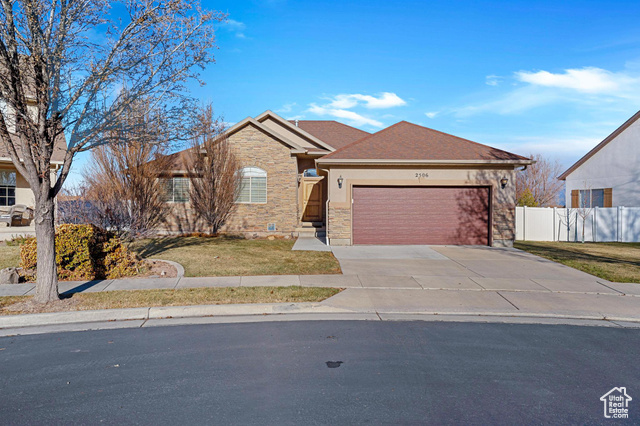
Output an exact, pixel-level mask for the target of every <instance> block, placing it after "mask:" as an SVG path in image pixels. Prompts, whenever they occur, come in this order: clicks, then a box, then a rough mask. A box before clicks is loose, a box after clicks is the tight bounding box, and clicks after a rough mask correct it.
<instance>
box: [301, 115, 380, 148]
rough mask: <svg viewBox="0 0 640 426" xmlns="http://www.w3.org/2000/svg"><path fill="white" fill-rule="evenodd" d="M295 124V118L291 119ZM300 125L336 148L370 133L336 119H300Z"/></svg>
mask: <svg viewBox="0 0 640 426" xmlns="http://www.w3.org/2000/svg"><path fill="white" fill-rule="evenodd" d="M289 122H290V123H293V124H295V120H289ZM298 127H299V128H301V129H302V130H304V131H305V132H307V133H309V134H311V135H312V136H315V137H316V138H318V139H320V140H321V141H322V142H324V143H326V144H329V145H330V146H332V147H333V148H335V149H339V148H342V147H344V146H347V145H349V144H350V143H352V142H355V141H357V140H358V139H361V138H363V137H365V136H368V135H369V134H370V133H369V132H365V131H364V130H360V129H356V128H355V127H351V126H348V125H346V124H342V123H339V122H337V121H334V120H298Z"/></svg>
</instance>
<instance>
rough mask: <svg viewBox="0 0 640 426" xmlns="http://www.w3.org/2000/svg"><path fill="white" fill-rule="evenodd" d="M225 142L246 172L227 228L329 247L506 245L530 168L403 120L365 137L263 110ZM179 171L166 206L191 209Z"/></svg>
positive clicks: (326, 123)
mask: <svg viewBox="0 0 640 426" xmlns="http://www.w3.org/2000/svg"><path fill="white" fill-rule="evenodd" d="M226 136H227V140H228V143H229V144H230V145H231V147H232V148H233V149H234V152H235V154H236V156H237V158H238V160H239V162H240V164H241V165H242V167H241V170H240V173H241V174H242V176H243V177H242V180H243V183H242V188H243V191H242V192H241V193H240V196H239V198H238V201H237V209H236V211H235V213H234V214H233V216H232V218H231V219H230V221H229V222H228V223H227V225H226V227H225V229H224V230H223V231H226V232H237V233H244V234H255V235H259V236H264V235H269V234H279V235H293V236H297V235H309V234H310V235H322V234H325V233H326V237H327V241H328V243H329V244H331V245H351V244H478V245H490V246H511V245H512V243H513V240H514V236H515V173H516V168H518V167H521V166H525V165H528V164H531V163H532V162H531V160H529V159H527V158H525V157H522V156H519V155H516V154H512V153H509V152H506V151H502V150H500V149H496V148H492V147H489V146H486V145H481V144H478V143H475V142H472V141H469V140H466V139H462V138H459V137H456V136H452V135H449V134H446V133H442V132H438V131H436V130H432V129H429V128H426V127H422V126H419V125H416V124H411V123H408V122H406V121H403V122H400V123H397V124H395V125H393V126H390V127H388V128H386V129H383V130H381V131H379V132H377V133H374V134H369V133H368V132H365V131H362V130H359V129H356V128H353V127H351V126H347V125H345V124H342V123H339V122H336V121H325V120H321V121H311V120H285V119H283V118H282V117H280V116H278V115H277V114H275V113H273V112H271V111H266V112H264V113H262V114H260V115H258V116H257V117H255V118H252V117H247V118H246V119H244V120H242V121H240V122H239V123H237V124H235V125H234V126H232V127H231V128H229V129H228V131H227V133H226ZM174 155H175V156H176V158H180V157H181V153H177V154H174ZM180 169H184V166H182V167H179V166H176V170H174V171H173V172H172V176H173V177H172V178H171V179H172V181H173V182H172V184H170V185H169V187H170V188H173V190H172V194H170V196H169V199H170V201H171V202H174V203H176V202H177V203H185V204H188V197H189V194H188V189H189V179H188V178H187V177H185V170H180Z"/></svg>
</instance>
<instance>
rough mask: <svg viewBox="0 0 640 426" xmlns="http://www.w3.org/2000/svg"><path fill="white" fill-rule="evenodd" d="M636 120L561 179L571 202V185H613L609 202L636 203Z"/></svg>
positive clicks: (639, 151)
mask: <svg viewBox="0 0 640 426" xmlns="http://www.w3.org/2000/svg"><path fill="white" fill-rule="evenodd" d="M639 165H640V120H639V121H636V122H635V123H633V124H632V125H631V126H629V127H627V128H626V129H625V130H624V131H623V132H622V133H620V134H619V135H618V136H617V137H616V138H615V139H614V140H612V141H611V142H609V143H608V144H607V145H606V146H604V148H602V149H601V150H600V151H598V152H597V153H596V154H595V155H594V156H593V157H591V158H589V159H588V160H587V161H586V162H585V163H584V164H582V165H581V166H580V167H578V168H577V169H576V170H575V171H573V173H571V174H570V175H569V176H567V179H566V182H565V189H566V202H567V206H568V207H576V206H571V191H572V190H574V189H588V188H591V189H601V188H613V191H612V203H613V204H612V206H613V207H617V206H626V207H640V167H639Z"/></svg>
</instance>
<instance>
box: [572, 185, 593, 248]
mask: <svg viewBox="0 0 640 426" xmlns="http://www.w3.org/2000/svg"><path fill="white" fill-rule="evenodd" d="M584 188H585V189H584V190H580V194H579V195H578V197H579V198H578V208H577V209H576V213H577V214H578V216H580V219H582V242H583V243H584V232H585V228H586V223H587V218H588V217H589V216H591V212H592V211H593V207H594V206H593V190H592V188H591V185H589V184H587V182H586V181H585V182H584Z"/></svg>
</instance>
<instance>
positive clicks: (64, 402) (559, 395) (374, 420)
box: [0, 321, 640, 425]
mask: <svg viewBox="0 0 640 426" xmlns="http://www.w3.org/2000/svg"><path fill="white" fill-rule="evenodd" d="M639 353H640V330H637V329H635V330H634V329H614V328H606V327H579V326H562V325H551V326H549V325H522V324H521V325H516V324H482V323H445V322H440V323H434V322H421V321H416V322H373V321H372V322H366V321H353V322H351V321H325V322H320V321H318V322H310V321H308V322H271V323H253V324H251V323H244V324H216V325H192V326H174V327H155V328H139V329H117V330H101V331H87V332H72V333H55V334H42V335H31V336H18V337H5V338H0V423H2V424H94V423H106V424H116V423H117V424H178V423H182V424H243V425H244V424H295V425H302V424H327V425H346V424H523V423H524V424H578V423H579V424H611V423H613V422H615V423H623V422H624V421H620V420H611V419H605V418H604V416H603V402H601V401H600V397H601V396H602V395H604V394H605V393H606V392H608V391H609V390H610V389H612V388H613V387H620V386H626V388H627V392H628V394H629V395H630V396H631V397H632V398H633V401H632V402H631V403H630V418H629V420H628V421H627V423H640V410H639V409H638V404H639V403H640V366H639V363H638V354H639Z"/></svg>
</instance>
